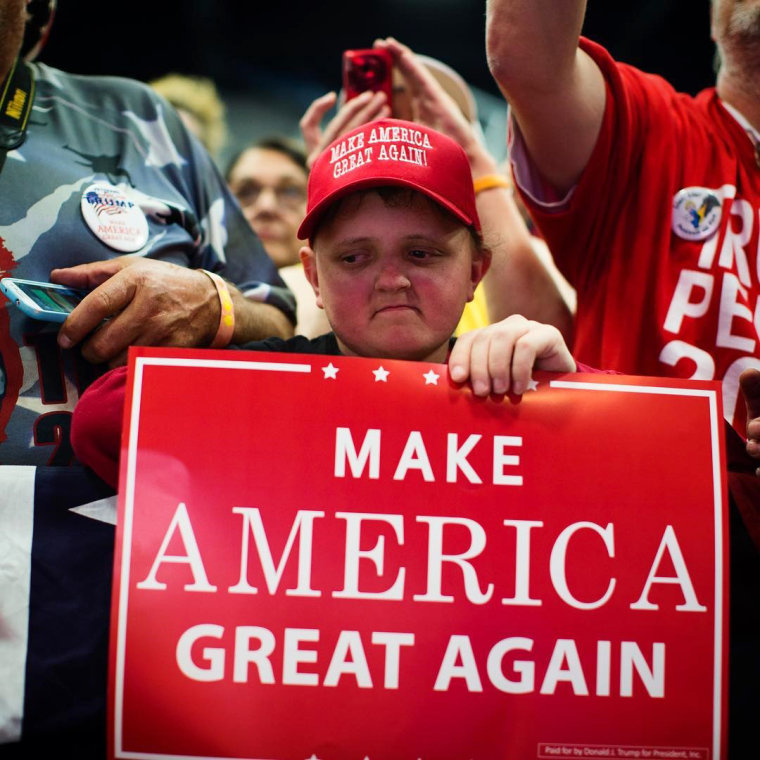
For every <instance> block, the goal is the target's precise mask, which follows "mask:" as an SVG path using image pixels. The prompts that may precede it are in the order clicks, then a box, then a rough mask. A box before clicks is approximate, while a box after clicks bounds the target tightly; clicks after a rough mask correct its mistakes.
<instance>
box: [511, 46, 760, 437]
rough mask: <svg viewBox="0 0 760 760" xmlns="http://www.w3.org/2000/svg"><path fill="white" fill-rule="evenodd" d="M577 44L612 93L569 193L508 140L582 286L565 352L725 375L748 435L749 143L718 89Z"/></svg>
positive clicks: (752, 255)
mask: <svg viewBox="0 0 760 760" xmlns="http://www.w3.org/2000/svg"><path fill="white" fill-rule="evenodd" d="M581 46H582V48H583V49H584V50H585V51H586V52H587V53H589V54H590V55H591V56H592V57H593V59H594V60H595V61H596V63H597V64H598V65H599V67H600V68H601V70H602V73H603V74H604V77H605V80H606V83H607V104H606V109H605V114H604V120H603V123H602V127H601V132H600V135H599V138H598V141H597V144H596V146H595V148H594V151H593V154H592V156H591V158H590V160H589V163H588V165H587V167H586V169H585V171H584V172H583V175H582V176H581V179H580V181H579V183H578V185H577V186H576V187H575V188H574V190H573V191H572V192H571V194H570V196H569V198H568V199H566V200H564V201H561V202H559V203H550V202H546V201H547V196H546V193H545V192H544V191H543V190H542V188H541V183H540V181H539V180H538V179H537V176H536V174H535V172H533V173H531V171H530V166H529V164H530V159H529V158H527V157H526V154H523V153H522V152H521V151H520V146H519V145H515V146H513V147H515V148H516V149H517V150H516V152H515V153H514V154H513V155H514V157H515V174H516V178H517V182H518V185H519V186H520V187H521V190H522V194H523V197H524V198H525V202H526V204H527V205H528V207H529V209H530V211H531V213H532V214H533V215H534V217H535V219H536V222H537V225H538V227H539V229H540V230H541V233H542V234H543V235H544V237H545V238H546V241H547V243H548V244H549V248H550V249H551V251H552V254H553V255H554V257H555V259H556V261H557V264H558V266H559V268H560V269H561V270H562V272H563V273H564V274H565V276H566V277H567V278H568V280H569V281H570V282H571V283H572V285H573V286H575V288H576V289H577V291H578V312H577V321H576V341H575V345H574V347H573V353H574V355H575V356H577V357H578V358H579V359H580V360H581V361H584V362H586V363H588V364H591V365H594V366H597V367H609V368H613V369H617V370H619V371H621V372H624V373H626V374H635V375H659V376H671V377H681V378H695V379H704V380H713V379H715V380H721V381H723V405H724V413H725V416H726V418H727V419H728V420H729V421H730V422H731V423H732V424H733V426H734V428H735V429H736V430H737V431H739V432H740V433H741V434H742V435H743V434H744V427H745V411H744V406H743V401H742V399H741V397H740V394H739V393H738V377H739V375H740V374H741V372H742V370H743V369H745V368H746V367H749V366H755V367H757V366H760V344H759V339H758V333H760V302H759V301H758V295H759V294H760V286H759V280H760V256H759V255H758V243H759V240H758V230H759V229H760V166H759V165H758V161H756V159H755V148H754V144H753V141H752V139H751V138H750V137H749V135H748V134H747V132H746V131H745V129H744V127H743V126H742V125H741V124H740V123H739V122H738V121H737V120H736V119H735V118H734V117H733V116H732V115H731V114H730V113H729V112H728V110H726V108H725V107H724V106H723V105H722V103H721V101H720V99H719V98H718V96H717V94H716V92H715V90H714V89H708V90H705V91H703V92H701V93H700V94H699V95H698V96H697V97H696V98H692V97H691V96H688V95H684V94H682V93H678V92H676V91H675V90H674V89H673V88H672V87H671V86H670V85H669V84H668V83H667V82H665V81H664V80H663V79H661V78H660V77H657V76H653V75H650V74H644V73H642V72H641V71H638V70H637V69H634V68H632V67H630V66H627V65H624V64H619V63H616V62H615V61H613V59H612V58H611V57H610V56H609V54H608V53H607V52H606V51H605V50H604V49H603V48H601V47H600V46H598V45H596V44H594V43H592V42H589V41H588V40H582V41H581ZM557 128H558V129H561V128H562V126H561V124H558V125H557ZM516 142H517V143H519V142H520V138H519V135H517V138H516ZM517 156H521V158H517ZM542 196H543V197H542ZM536 198H540V199H541V201H543V202H542V203H538V202H536ZM676 229H677V231H675V230H676Z"/></svg>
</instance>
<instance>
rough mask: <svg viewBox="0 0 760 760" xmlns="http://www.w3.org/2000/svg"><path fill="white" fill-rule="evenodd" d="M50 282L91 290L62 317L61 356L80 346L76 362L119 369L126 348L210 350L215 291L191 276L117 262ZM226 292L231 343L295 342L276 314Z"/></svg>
mask: <svg viewBox="0 0 760 760" xmlns="http://www.w3.org/2000/svg"><path fill="white" fill-rule="evenodd" d="M51 279H52V280H53V281H54V282H60V283H63V284H66V285H70V286H72V287H78V288H84V289H88V290H89V289H93V290H92V292H91V293H89V294H88V295H87V296H86V297H85V298H84V299H83V301H82V302H81V303H80V304H79V305H78V306H77V307H76V308H75V309H74V311H72V312H71V314H70V315H69V316H68V317H67V319H66V321H65V322H64V323H63V325H62V326H61V331H60V333H59V337H58V342H59V344H60V345H61V346H62V347H64V348H70V347H72V346H74V345H76V344H78V343H81V344H82V355H83V356H84V357H85V358H86V359H87V360H88V361H91V362H95V363H100V362H108V363H109V364H111V366H116V365H118V364H123V363H124V362H125V361H126V356H127V348H128V347H129V346H130V345H142V346H188V347H194V346H208V345H209V344H210V343H211V341H212V340H213V338H214V335H215V334H216V331H217V328H218V326H219V318H220V314H221V307H220V304H219V296H218V294H217V291H216V288H215V286H214V283H213V282H212V281H211V279H210V278H209V277H207V276H206V275H205V274H203V272H201V271H199V270H196V269H187V268H185V267H180V266H177V265H176V264H170V263H168V262H165V261H155V260H153V259H143V258H140V257H136V256H120V257H118V258H115V259H109V260H107V261H96V262H92V263H90V264H80V265H79V266H75V267H69V268H67V269H54V270H53V272H52V273H51ZM228 288H229V291H230V296H231V298H232V302H233V306H234V309H235V332H234V334H233V336H232V342H233V343H246V342H248V341H251V340H259V339H262V338H268V337H270V336H273V335H274V336H277V337H282V338H288V337H290V336H291V335H292V334H293V325H292V324H291V322H290V320H289V319H288V317H287V316H286V315H285V314H284V313H283V312H282V311H281V310H280V309H278V308H276V307H275V306H272V305H271V304H268V303H259V302H257V301H254V300H251V299H249V298H246V297H245V296H244V295H243V294H242V293H241V292H240V291H239V290H238V289H237V288H235V287H234V286H233V285H231V284H229V283H228ZM104 320H108V321H106V322H104ZM96 328H97V329H96Z"/></svg>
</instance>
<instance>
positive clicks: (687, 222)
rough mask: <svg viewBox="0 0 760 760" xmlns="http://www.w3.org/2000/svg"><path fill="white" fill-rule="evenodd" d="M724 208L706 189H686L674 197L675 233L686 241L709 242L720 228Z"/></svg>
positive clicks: (673, 223) (673, 224)
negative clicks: (708, 239)
mask: <svg viewBox="0 0 760 760" xmlns="http://www.w3.org/2000/svg"><path fill="white" fill-rule="evenodd" d="M722 210H723V208H722V206H721V202H720V199H719V198H718V196H717V195H716V194H715V193H714V192H713V191H712V190H710V189H709V188H706V187H685V188H683V190H679V191H678V192H677V193H676V194H675V195H674V196H673V222H672V226H673V232H675V233H676V235H678V237H680V238H683V239H684V240H707V238H709V237H711V236H712V235H714V234H715V232H716V231H717V229H718V227H719V226H720V217H721V213H722Z"/></svg>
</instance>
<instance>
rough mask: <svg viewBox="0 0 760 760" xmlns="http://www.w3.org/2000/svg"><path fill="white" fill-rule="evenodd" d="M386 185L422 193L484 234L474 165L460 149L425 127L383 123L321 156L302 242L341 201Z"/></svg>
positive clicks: (330, 147) (365, 127)
mask: <svg viewBox="0 0 760 760" xmlns="http://www.w3.org/2000/svg"><path fill="white" fill-rule="evenodd" d="M384 185H400V186H402V187H408V188H411V189H412V190H418V191H419V192H421V193H424V194H425V195H427V196H428V197H429V198H431V199H432V200H434V201H435V202H436V203H438V204H439V205H440V206H443V208H445V209H446V210H447V211H449V212H451V213H452V214H453V215H454V216H455V217H456V218H457V219H459V220H460V221H461V222H462V223H463V224H466V225H467V226H473V227H475V229H477V230H478V231H479V230H480V220H479V219H478V212H477V210H476V208H475V191H474V190H473V185H472V173H471V172H470V163H469V161H468V160H467V155H466V154H465V152H464V150H462V147H461V146H460V145H459V144H458V143H456V142H455V141H454V140H452V139H451V138H450V137H447V136H446V135H444V134H441V133H440V132H436V131H435V130H434V129H430V128H429V127H425V126H422V125H421V124H416V123H415V122H411V121H402V120H400V119H381V120H379V121H372V122H369V123H368V124H363V125H362V126H361V127H358V128H357V129H354V130H352V131H351V132H347V133H346V134H345V135H343V136H341V137H339V138H338V139H337V140H335V141H334V142H333V143H331V144H330V145H328V146H327V148H326V149H325V150H324V151H323V152H322V153H320V155H319V157H318V158H317V160H316V161H315V162H314V165H313V166H312V168H311V171H310V172H309V187H308V199H307V203H306V217H305V218H304V220H303V222H301V226H300V227H299V228H298V237H299V238H300V239H301V240H306V239H311V237H312V235H313V234H314V230H315V228H316V226H317V224H318V223H319V220H320V218H321V217H322V215H323V214H324V213H325V211H327V209H328V208H329V206H330V205H331V204H332V203H334V202H335V201H337V200H338V199H340V198H342V197H344V196H346V195H349V194H350V193H353V192H355V191H356V190H364V189H366V188H371V187H382V186H384Z"/></svg>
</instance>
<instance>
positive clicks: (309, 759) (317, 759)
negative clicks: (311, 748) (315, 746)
mask: <svg viewBox="0 0 760 760" xmlns="http://www.w3.org/2000/svg"><path fill="white" fill-rule="evenodd" d="M306 760H319V758H318V757H317V756H316V755H315V754H314V753H313V752H312V753H311V757H307V758H306Z"/></svg>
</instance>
